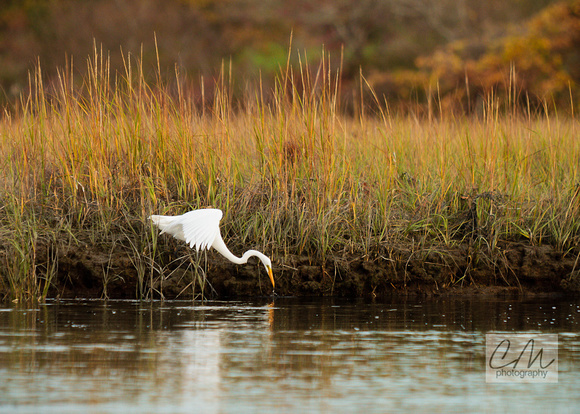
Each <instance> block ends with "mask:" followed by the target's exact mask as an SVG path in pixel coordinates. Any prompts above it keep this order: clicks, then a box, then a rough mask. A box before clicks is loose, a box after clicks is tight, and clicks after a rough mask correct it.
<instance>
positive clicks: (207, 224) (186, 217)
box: [149, 208, 274, 288]
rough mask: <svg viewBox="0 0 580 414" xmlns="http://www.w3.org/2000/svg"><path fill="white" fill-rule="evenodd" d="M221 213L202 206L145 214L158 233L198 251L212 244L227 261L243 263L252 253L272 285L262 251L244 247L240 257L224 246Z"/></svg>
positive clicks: (270, 266)
mask: <svg viewBox="0 0 580 414" xmlns="http://www.w3.org/2000/svg"><path fill="white" fill-rule="evenodd" d="M222 217H223V213H222V211H221V210H218V209H214V208H205V209H200V210H193V211H189V212H187V213H185V214H182V215H181V216H156V215H153V216H149V219H150V220H151V221H153V223H154V224H155V225H156V226H157V227H159V229H161V234H163V233H168V234H171V235H172V236H173V237H175V238H176V239H178V240H183V241H185V242H186V243H188V244H189V247H191V248H192V249H193V247H194V246H195V249H196V250H197V251H199V250H200V249H208V250H209V248H210V247H213V248H214V249H216V250H217V251H218V252H220V253H221V254H222V256H224V257H225V258H226V259H228V260H229V261H230V262H233V263H236V264H245V263H247V262H248V259H249V258H250V257H252V256H256V257H257V258H258V259H260V260H261V261H262V263H263V264H264V267H265V268H266V272H268V276H269V277H270V280H271V281H272V288H273V287H274V275H273V274H272V262H271V261H270V258H269V257H268V256H266V255H265V254H263V253H261V252H259V251H257V250H248V251H247V252H245V253H244V254H243V255H242V257H237V256H235V255H234V254H233V253H232V252H230V251H229V249H228V248H227V247H226V244H225V243H224V241H223V239H222V236H221V234H220V220H221V218H222Z"/></svg>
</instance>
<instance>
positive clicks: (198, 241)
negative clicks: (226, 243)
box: [179, 208, 223, 251]
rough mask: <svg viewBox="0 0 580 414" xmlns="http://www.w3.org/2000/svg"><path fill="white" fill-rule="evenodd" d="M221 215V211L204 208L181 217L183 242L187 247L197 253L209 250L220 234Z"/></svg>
mask: <svg viewBox="0 0 580 414" xmlns="http://www.w3.org/2000/svg"><path fill="white" fill-rule="evenodd" d="M222 216H223V213H222V211H221V210H218V209H214V208H206V209H201V210H193V211H190V212H187V213H185V214H183V215H182V216H181V219H180V220H179V223H180V224H181V227H182V231H183V236H184V239H185V242H186V243H187V244H189V247H191V248H192V249H193V247H194V246H195V250H197V251H199V250H200V249H209V248H210V247H211V245H212V243H213V241H214V240H215V239H216V237H218V236H219V234H220V220H221V219H222Z"/></svg>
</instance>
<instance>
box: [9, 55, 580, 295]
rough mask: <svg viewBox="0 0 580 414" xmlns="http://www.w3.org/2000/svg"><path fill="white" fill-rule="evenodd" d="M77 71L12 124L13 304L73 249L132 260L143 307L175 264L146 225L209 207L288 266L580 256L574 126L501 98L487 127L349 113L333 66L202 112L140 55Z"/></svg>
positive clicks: (237, 234) (234, 232) (228, 233)
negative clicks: (530, 251) (526, 247)
mask: <svg viewBox="0 0 580 414" xmlns="http://www.w3.org/2000/svg"><path fill="white" fill-rule="evenodd" d="M293 70H295V71H296V72H297V73H298V74H293V73H292V71H293ZM71 72H72V70H70V71H68V72H67V71H63V72H61V77H60V81H59V82H58V83H56V84H55V85H51V86H45V85H43V84H42V82H41V80H40V79H41V74H40V68H39V69H38V70H37V73H36V75H35V76H34V77H33V78H32V79H31V85H30V86H31V88H30V93H29V94H28V95H24V96H22V99H21V102H20V103H19V105H17V107H16V109H14V110H12V111H6V112H5V113H4V115H3V117H2V119H1V121H0V141H1V144H0V159H1V160H2V165H3V167H2V168H1V176H0V192H1V193H0V197H1V199H2V209H1V210H0V220H1V223H2V230H1V234H0V240H1V241H2V243H1V251H0V253H1V254H0V291H2V292H5V293H6V294H7V295H8V296H10V297H13V298H23V297H45V296H46V295H47V292H48V291H49V287H50V286H51V284H53V283H54V280H55V279H54V278H55V275H56V274H57V272H58V251H59V249H62V248H63V246H84V245H87V244H91V245H94V246H100V247H102V249H103V251H104V252H108V251H111V250H113V249H119V248H121V249H124V250H125V251H126V254H127V256H128V257H130V260H131V263H132V266H134V268H135V273H136V275H137V277H138V278H139V282H140V283H139V286H140V288H139V290H138V292H136V296H138V297H145V296H148V295H150V294H151V293H152V292H151V289H152V284H153V280H154V278H156V277H159V274H161V273H163V272H168V271H170V268H171V264H169V263H167V262H166V260H165V259H164V256H163V255H162V252H161V251H162V250H163V248H161V247H160V246H159V244H161V243H166V241H165V240H161V238H160V239H159V240H158V239H157V237H156V234H155V230H154V229H152V228H151V227H150V225H149V223H147V222H146V219H145V218H146V217H147V216H148V215H149V214H152V213H161V214H180V213H183V212H184V211H186V210H188V209H194V208H199V207H204V206H214V207H218V208H221V209H223V210H224V212H225V217H224V221H223V224H224V227H223V232H225V235H224V237H225V239H226V240H228V243H229V244H231V245H232V246H234V248H235V250H241V249H242V248H243V247H249V246H252V247H254V248H258V249H261V250H263V251H265V252H266V253H267V254H269V255H272V256H273V258H274V262H278V263H285V258H287V257H288V256H289V255H303V256H309V257H311V258H312V261H313V262H324V261H327V260H330V259H333V258H338V257H345V256H348V255H351V256H352V255H354V256H357V257H369V256H372V255H376V254H379V253H380V251H381V249H384V248H388V246H393V245H407V246H409V249H413V250H417V251H419V250H421V249H427V248H433V246H435V247H437V246H439V247H440V246H447V247H450V246H451V247H452V246H456V245H458V244H461V243H467V242H468V243H470V244H472V245H477V246H480V248H482V249H485V250H486V252H488V254H489V255H493V251H494V249H496V248H497V244H498V243H499V242H501V241H506V240H519V241H525V242H528V243H531V244H542V243H548V244H552V245H554V246H557V248H558V249H560V250H561V251H562V252H563V253H570V254H571V252H577V249H578V245H579V241H580V175H579V166H580V140H579V139H578V131H579V129H578V121H577V120H576V119H574V118H570V117H560V116H558V115H557V113H550V114H549V113H548V111H545V112H543V113H537V114H533V115H532V114H529V113H528V114H527V115H524V114H520V113H519V112H518V111H516V110H510V111H509V113H506V114H504V113H502V111H500V109H499V107H500V105H499V103H498V102H497V101H496V100H495V99H494V98H493V97H491V98H489V99H488V100H487V101H486V104H485V106H484V114H483V116H481V117H475V116H474V117H465V116H454V115H453V114H440V116H438V117H429V119H430V120H429V119H417V118H416V117H413V116H411V115H405V116H403V115H394V114H391V113H389V112H388V111H387V110H386V109H383V110H381V109H377V108H379V107H378V106H377V105H372V104H373V103H372V102H368V103H366V104H364V103H363V106H364V108H365V111H359V112H360V114H359V115H358V116H356V117H355V116H349V115H346V114H345V113H344V111H342V110H341V105H340V96H341V95H340V85H339V82H338V73H337V72H336V71H333V70H331V69H330V68H328V67H324V66H323V67H320V68H319V70H318V72H316V73H311V72H310V71H309V70H308V69H307V67H306V65H304V66H301V67H299V68H286V69H285V71H284V72H283V73H282V74H281V75H280V77H279V79H278V82H277V87H276V90H274V91H263V90H261V85H259V84H258V85H254V90H255V92H252V93H250V92H248V94H247V97H246V99H245V100H244V102H241V103H238V102H232V98H231V94H230V89H229V88H230V86H227V85H226V82H225V81H224V79H220V80H218V82H217V88H216V93H215V95H214V96H213V97H212V99H211V101H212V102H211V103H209V101H210V99H207V101H208V102H205V105H204V106H199V105H196V104H195V97H194V96H192V95H191V94H190V93H188V91H187V90H185V88H182V87H175V86H173V87H170V86H167V85H164V84H163V82H161V81H157V82H155V83H153V84H150V83H147V82H146V81H145V80H144V77H143V75H142V70H141V68H140V66H139V65H138V64H137V65H135V64H134V63H133V64H131V62H130V61H129V60H128V61H127V68H126V73H125V74H123V75H122V76H121V75H119V76H116V77H113V76H112V75H111V74H110V73H109V70H108V65H107V62H106V58H104V57H103V56H102V55H98V54H95V57H94V58H93V59H92V60H91V69H90V70H89V73H87V74H86V76H84V78H83V79H82V82H81V83H79V82H78V79H75V78H74V77H73V76H72V75H71ZM223 77H224V78H225V77H226V76H223ZM178 80H179V79H178ZM181 84H182V83H180V82H178V83H177V85H181ZM373 107H374V108H375V109H374V111H372V109H369V108H373ZM39 245H42V246H45V247H46V246H49V247H48V248H45V250H46V251H48V252H49V253H46V252H45V253H43V257H42V260H39V259H38V258H37V257H36V255H37V249H38V246H39ZM161 246H165V245H161ZM109 277H112V275H110V273H109V272H107V271H105V270H104V275H103V285H104V286H105V292H106V283H107V280H108V278H109Z"/></svg>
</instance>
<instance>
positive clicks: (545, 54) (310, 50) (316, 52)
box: [0, 0, 580, 112]
mask: <svg viewBox="0 0 580 414" xmlns="http://www.w3.org/2000/svg"><path fill="white" fill-rule="evenodd" d="M156 44H157V45H156ZM95 47H96V48H97V49H98V50H100V51H101V50H102V51H105V56H106V55H107V54H108V55H109V56H110V57H109V59H110V68H111V70H112V73H117V72H118V73H124V69H123V68H124V65H126V59H131V56H132V57H133V58H135V59H136V60H137V61H139V62H141V64H142V67H143V71H144V74H145V77H149V78H154V77H156V76H159V73H158V72H159V71H160V73H161V76H163V77H164V78H165V81H166V82H169V83H170V82H172V81H175V79H178V78H179V77H181V76H182V75H183V76H186V77H187V78H188V79H190V80H191V85H190V86H191V88H193V89H194V92H195V90H196V89H197V91H198V92H201V90H202V89H203V90H204V92H205V93H206V94H207V95H208V96H210V95H211V91H212V88H213V87H215V85H216V81H215V80H216V79H217V78H218V76H219V74H220V73H226V74H228V77H229V80H228V81H229V82H231V84H230V89H231V90H232V91H233V92H232V93H236V94H239V97H240V98H242V97H243V96H244V93H247V90H245V88H248V86H247V85H249V84H251V82H250V81H252V80H255V79H257V78H258V77H260V78H261V80H262V82H263V85H264V90H268V88H270V87H271V86H272V82H274V78H275V75H276V74H277V73H280V70H281V69H283V68H286V67H287V61H288V59H289V57H290V63H297V62H298V61H301V63H302V64H304V63H305V61H306V62H307V63H308V64H309V65H312V66H313V67H318V66H319V65H320V60H321V59H323V56H324V57H325V58H326V59H328V62H329V63H330V66H329V67H331V68H333V69H339V68H340V69H341V82H342V91H343V93H344V101H345V102H349V100H350V102H352V101H353V100H355V99H357V98H356V97H355V96H356V91H357V90H360V83H361V82H363V83H368V84H369V85H370V86H372V88H373V89H374V91H375V92H376V95H377V96H378V97H380V100H381V101H383V100H384V99H386V102H388V104H389V106H392V107H397V108H404V107H405V105H409V104H410V105H413V106H414V107H415V108H417V107H420V106H421V105H423V104H429V103H430V102H431V101H432V100H433V99H434V98H435V99H436V101H437V104H436V106H437V108H438V110H445V109H448V108H451V109H454V110H456V109H459V110H461V111H464V112H474V111H477V110H478V107H480V106H481V105H482V100H483V99H484V98H483V97H484V96H485V95H486V94H489V93H490V92H491V93H496V94H505V95H509V96H508V99H509V100H511V101H512V102H510V104H511V103H513V101H521V103H522V105H524V106H526V105H528V106H529V105H530V104H531V105H534V107H542V106H546V105H549V106H550V107H551V108H562V110H565V111H570V110H572V111H573V105H572V104H571V103H572V102H578V98H579V97H580V92H579V87H578V85H579V82H580V0H573V1H550V0H514V1H505V0H488V1H480V0H383V1H381V0H356V1H352V0H295V1H286V0H265V1H264V0H164V1H161V0H122V1H121V0H4V1H3V2H2V3H1V5H0V87H1V92H0V103H3V104H6V103H10V102H13V101H14V100H15V99H16V98H17V97H18V96H19V95H20V93H21V92H22V91H25V90H26V89H27V88H28V84H29V74H30V73H31V72H32V71H34V68H35V67H36V66H37V65H39V66H40V67H41V68H42V76H43V79H44V82H45V83H50V81H51V79H54V78H55V77H56V76H58V72H57V68H59V67H60V68H69V70H72V71H73V72H74V73H86V64H87V59H86V58H87V57H88V56H89V55H92V54H93V51H94V49H95ZM289 50H291V51H292V53H290V54H289V53H288V51H289ZM124 60H125V63H124ZM176 73H178V74H179V76H176ZM361 74H362V75H363V76H364V81H363V78H361ZM231 85H234V86H233V87H232V86H231ZM383 98H384V99H383ZM346 106H348V103H347V104H346Z"/></svg>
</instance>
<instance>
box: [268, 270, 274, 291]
mask: <svg viewBox="0 0 580 414" xmlns="http://www.w3.org/2000/svg"><path fill="white" fill-rule="evenodd" d="M268 276H270V280H271V281H272V288H274V287H275V284H274V274H273V273H272V267H271V266H268Z"/></svg>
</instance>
